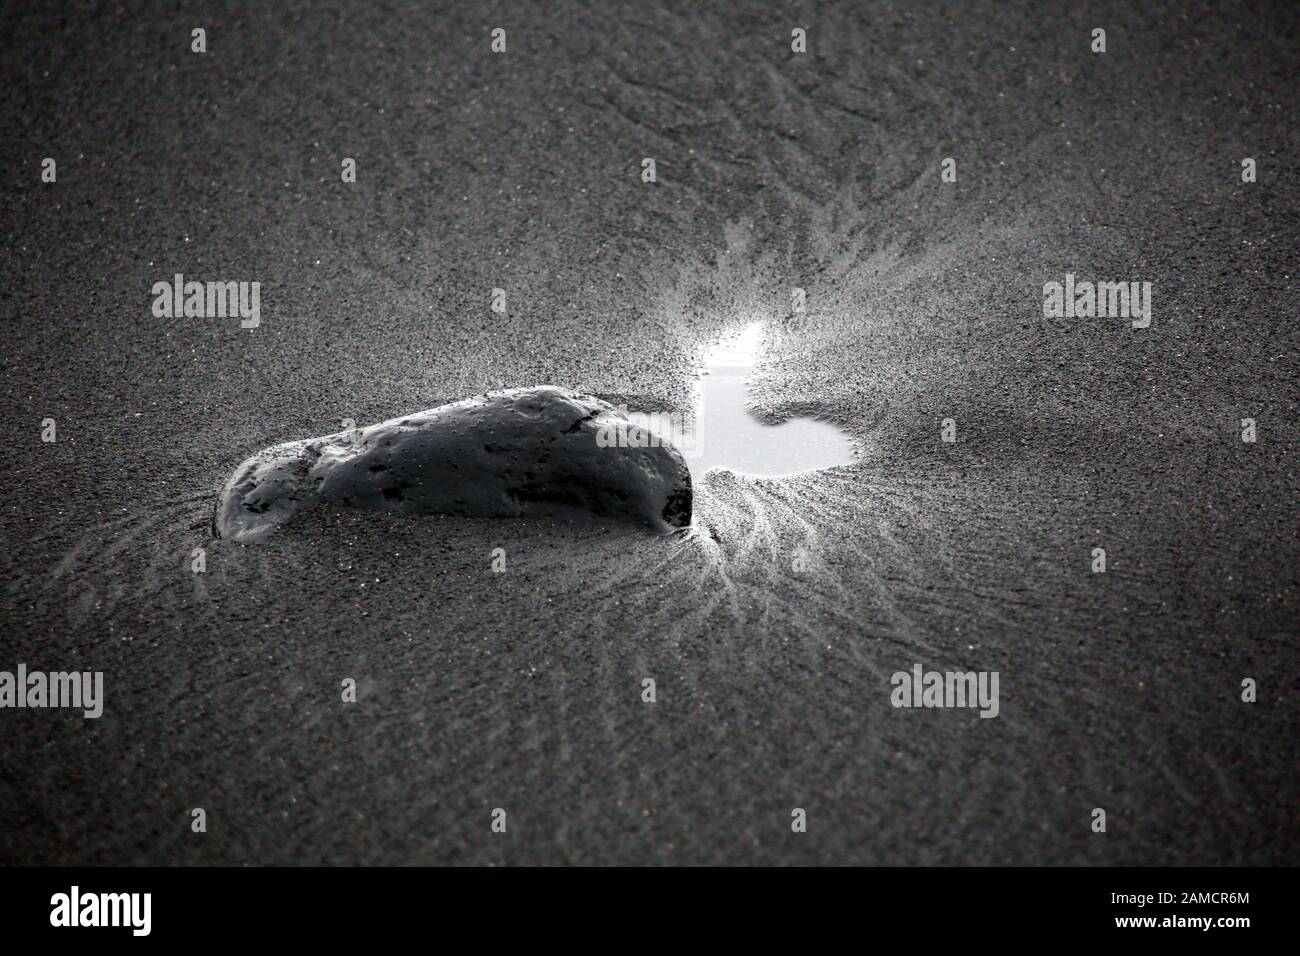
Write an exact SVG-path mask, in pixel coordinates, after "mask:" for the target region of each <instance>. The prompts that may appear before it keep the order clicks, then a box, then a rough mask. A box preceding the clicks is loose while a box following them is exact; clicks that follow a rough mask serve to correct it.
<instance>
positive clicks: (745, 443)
mask: <svg viewBox="0 0 1300 956" xmlns="http://www.w3.org/2000/svg"><path fill="white" fill-rule="evenodd" d="M762 346H763V323H761V322H754V323H751V324H750V325H747V326H745V327H744V328H743V329H741V330H740V332H739V333H736V334H734V335H732V336H729V337H726V338H724V339H723V340H722V341H721V342H719V343H718V345H716V346H715V347H714V348H713V349H712V351H710V352H709V354H708V356H707V357H706V359H705V363H704V369H705V370H704V374H703V375H702V376H701V377H700V379H699V381H698V382H697V383H696V386H695V412H694V415H693V416H692V417H690V418H688V419H687V420H685V421H683V420H682V419H680V418H677V417H675V416H665V415H657V414H653V415H652V414H647V413H644V412H629V413H628V419H629V420H630V421H632V422H635V423H636V424H638V425H640V426H642V427H643V428H647V429H649V430H651V431H653V432H655V433H656V434H658V435H659V436H660V437H661V438H663V439H665V440H667V441H669V442H671V443H672V444H674V445H676V446H677V447H678V448H679V449H680V450H681V452H682V457H683V458H685V459H686V463H687V464H688V465H689V466H690V469H691V474H693V475H694V476H695V477H696V478H697V479H698V478H700V477H702V476H703V475H704V473H705V472H707V471H709V470H710V469H713V468H725V469H727V470H729V471H734V472H737V473H739V474H743V475H753V476H756V477H761V478H781V477H786V476H789V475H798V474H802V473H804V472H809V471H820V470H822V469H823V468H834V467H836V466H837V465H847V464H850V463H851V462H852V461H853V442H852V440H851V439H850V438H849V436H848V435H846V434H845V433H844V432H843V431H841V430H840V429H838V428H836V427H835V426H834V425H832V424H830V423H828V422H823V421H818V420H817V419H815V418H807V417H799V418H791V419H788V420H787V421H784V422H782V423H781V424H779V425H766V424H764V423H763V422H761V421H759V420H758V419H757V418H755V417H754V415H753V414H752V413H751V412H750V411H749V409H748V407H747V404H748V392H749V385H748V378H749V375H750V374H751V373H752V372H753V370H754V366H755V365H756V364H757V363H758V358H759V354H760V352H761V350H762Z"/></svg>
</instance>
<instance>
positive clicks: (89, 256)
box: [0, 3, 1300, 864]
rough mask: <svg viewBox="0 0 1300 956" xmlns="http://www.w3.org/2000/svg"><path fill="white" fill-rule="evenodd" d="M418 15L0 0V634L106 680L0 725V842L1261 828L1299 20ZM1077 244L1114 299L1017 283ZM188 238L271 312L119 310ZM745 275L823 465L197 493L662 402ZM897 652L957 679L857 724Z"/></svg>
mask: <svg viewBox="0 0 1300 956" xmlns="http://www.w3.org/2000/svg"><path fill="white" fill-rule="evenodd" d="M440 6H441V7H442V9H440V10H438V11H433V10H429V9H423V8H421V7H419V6H416V5H409V6H408V5H406V4H391V5H384V6H383V7H382V8H381V7H377V6H367V9H365V10H361V9H353V8H352V7H350V6H349V7H341V6H319V7H318V6H315V5H307V4H300V3H276V4H265V5H257V6H256V7H250V9H247V10H242V11H241V10H239V9H237V8H236V7H235V6H234V5H222V6H221V7H219V8H215V9H213V10H208V9H206V8H204V7H203V6H202V5H198V4H166V5H159V7H158V8H157V9H155V10H153V11H151V12H148V13H143V14H142V13H139V12H135V11H134V10H133V11H132V12H118V11H117V9H116V8H115V7H112V6H108V7H103V6H101V5H84V6H76V7H74V6H66V7H65V6H63V5H61V6H60V8H59V9H58V10H51V11H49V12H41V11H40V10H39V9H36V8H34V7H33V5H28V4H18V3H11V4H6V5H5V10H4V13H3V16H2V17H0V36H3V39H4V42H3V54H2V55H0V70H2V76H3V92H2V93H0V103H3V117H4V130H5V133H4V135H3V137H0V171H2V172H0V177H2V179H0V190H2V194H0V205H2V208H3V214H2V219H0V229H2V230H3V249H4V255H3V258H2V259H0V273H2V275H3V284H2V285H0V361H2V363H3V364H2V366H0V403H3V406H2V414H0V428H2V429H3V439H4V448H5V455H6V462H5V465H4V468H3V470H2V471H0V482H3V488H4V495H3V510H2V511H0V545H2V547H0V569H2V570H3V575H4V580H5V590H4V600H3V604H2V605H0V652H2V653H0V669H13V668H14V667H15V666H16V665H17V664H18V663H20V662H23V663H26V664H28V666H29V667H32V668H38V667H40V668H47V669H51V670H53V669H85V670H103V671H104V672H105V674H106V683H107V696H108V699H107V703H106V709H105V716H104V717H103V718H102V719H100V720H98V721H85V720H82V719H81V718H80V717H79V716H74V715H73V714H70V713H66V712H50V711H15V710H3V711H0V808H3V811H2V812H0V861H2V862H5V863H22V864H29V863H41V862H54V863H64V862H68V863H72V862H77V863H136V862H153V863H223V864H224V863H357V862H363V863H463V864H486V863H503V864H511V863H513V864H520V863H558V862H575V863H708V862H715V863H717V862H723V863H740V862H763V863H767V862H794V863H813V862H862V863H940V862H941V863H1033V864H1060V863H1090V864H1118V863H1125V864H1170V863H1172V864H1228V863H1292V864H1293V863H1295V862H1297V849H1296V848H1297V837H1298V836H1300V824H1298V822H1297V816H1296V809H1295V808H1296V805H1297V795H1298V793H1297V791H1298V789H1300V788H1298V787H1297V775H1296V767H1297V757H1298V754H1297V740H1298V735H1297V727H1298V726H1300V723H1298V718H1300V712H1298V711H1300V708H1298V707H1297V697H1296V691H1297V670H1296V660H1297V654H1296V638H1297V623H1298V621H1300V613H1298V611H1300V608H1298V602H1297V594H1296V588H1295V577H1296V568H1297V548H1296V527H1297V525H1296V500H1297V490H1298V485H1300V482H1298V481H1297V475H1296V421H1297V417H1296V412H1297V407H1296V406H1297V403H1296V389H1295V382H1296V372H1297V369H1296V355H1297V332H1296V291H1295V269H1296V265H1297V247H1298V245H1300V244H1298V242H1297V212H1298V211H1300V190H1298V188H1297V177H1296V155H1297V153H1296V147H1297V139H1300V135H1298V132H1297V131H1298V130H1300V123H1297V118H1298V117H1297V109H1296V90H1297V76H1298V75H1300V56H1298V54H1297V50H1298V49H1300V46H1298V45H1297V40H1298V39H1300V37H1298V33H1300V30H1297V14H1296V12H1295V7H1294V5H1293V4H1286V3H1277V4H1260V5H1255V6H1253V7H1252V8H1251V9H1250V10H1240V9H1239V8H1237V7H1235V6H1233V5H1209V6H1205V7H1200V6H1196V7H1192V6H1189V5H1186V4H1182V3H1170V4H1153V3H1147V4H1143V10H1142V11H1137V10H1134V9H1132V8H1131V5H1129V4H1118V3H1117V4H1095V5H1080V4H1033V5H1030V4H1019V3H1015V4H1006V3H963V4H951V5H948V6H947V7H946V8H938V7H935V8H930V7H927V8H926V9H925V10H915V9H913V7H914V6H915V5H914V4H911V3H897V4H889V3H880V4H819V5H806V6H802V7H801V6H800V5H797V4H795V5H777V4H748V3H738V4H729V5H727V7H728V9H727V10H726V11H725V12H724V11H720V10H714V11H707V12H706V11H701V10H699V9H698V8H699V7H700V6H701V5H700V4H694V3H667V4H654V5H647V4H632V3H629V4H622V3H618V4H615V3H608V4H551V3H528V4H519V5H517V6H506V5H496V4H479V3H473V4H471V3H464V4H452V5H440ZM195 26H205V27H206V28H207V30H208V47H209V52H208V53H207V54H206V55H203V56H200V55H196V54H192V53H190V52H189V31H190V30H191V29H192V28H193V27H195ZM495 26H501V27H504V28H505V29H506V30H507V36H508V50H507V53H506V54H504V55H494V54H492V53H490V51H489V46H488V44H489V39H488V32H489V30H490V29H491V28H492V27H495ZM795 26H803V27H806V28H807V29H808V33H809V51H810V52H809V53H808V54H806V55H802V56H798V55H794V54H792V53H791V52H790V46H789V35H790V29H791V28H792V27H795ZM1094 26H1102V27H1105V28H1106V30H1107V34H1108V52H1107V53H1106V54H1105V55H1094V54H1092V53H1091V52H1090V51H1089V49H1088V43H1089V33H1090V31H1091V29H1092V28H1093V27H1094ZM45 156H52V157H55V158H56V159H57V161H58V181H57V183H55V184H52V185H43V184H41V182H40V175H39V173H40V160H41V159H42V158H43V157H45ZM345 156H349V157H355V158H356V159H357V162H358V178H357V182H356V183H355V184H351V185H348V184H344V183H342V182H340V177H339V169H340V161H341V159H342V158H343V157H345ZM946 156H952V157H954V158H956V160H957V163H958V181H957V183H955V184H944V183H942V182H941V181H940V177H939V164H940V161H941V160H942V159H943V158H944V157H946ZM1246 156H1250V157H1253V158H1255V159H1256V160H1257V163H1258V168H1259V179H1258V182H1255V183H1253V184H1243V183H1242V182H1241V180H1240V176H1239V170H1240V162H1241V159H1242V158H1243V157H1246ZM644 157H654V158H655V159H656V161H657V165H658V179H659V182H658V183H657V184H654V185H649V184H645V183H642V182H641V179H640V175H639V174H640V168H641V160H642V158H644ZM1067 271H1071V272H1075V273H1077V274H1081V275H1085V276H1091V277H1094V278H1098V279H1115V280H1119V279H1132V280H1135V281H1149V282H1151V283H1153V286H1154V289H1155V292H1154V321H1153V323H1152V327H1151V328H1149V329H1145V330H1135V329H1132V328H1130V327H1129V326H1128V323H1127V322H1124V321H1122V320H1115V319H1078V320H1048V319H1044V318H1043V317H1042V309H1041V303H1042V292H1041V290H1042V286H1043V283H1045V282H1048V281H1052V280H1057V281H1059V280H1061V279H1062V277H1063V275H1064V273H1066V272H1067ZM176 272H183V273H185V274H186V275H187V276H189V277H193V278H199V279H233V280H247V281H254V280H255V281H260V282H262V284H263V294H262V325H261V326H260V327H259V328H257V329H255V330H251V331H250V330H245V329H241V328H239V325H238V321H237V320H230V319H174V320H165V319H157V318H154V316H153V315H152V314H151V313H150V309H149V305H150V302H151V299H152V297H151V296H150V292H149V290H150V288H151V286H152V284H153V283H154V282H156V281H158V280H165V279H170V277H171V276H172V275H173V274H174V273H176ZM796 286H797V287H801V288H804V289H806V290H807V292H808V302H809V309H808V312H807V313H805V314H803V315H791V314H790V308H789V303H790V289H791V288H792V287H796ZM493 288H504V289H506V290H507V297H508V298H507V302H508V310H507V313H506V314H505V315H500V314H497V313H494V312H492V311H491V310H490V309H489V303H490V297H491V290H492V289H493ZM755 319H762V320H765V321H767V322H768V323H769V325H770V326H771V327H772V328H774V329H779V330H780V332H781V341H780V344H779V346H778V347H777V349H776V350H775V352H774V357H773V360H772V361H771V362H770V363H769V365H768V366H767V367H766V369H765V370H764V374H763V377H762V379H761V381H760V382H759V383H758V389H759V392H760V395H761V408H760V411H762V412H763V413H764V414H769V415H780V414H782V413H789V412H794V411H801V412H808V411H811V412H815V413H819V414H823V415H826V416H828V417H831V418H833V419H835V420H836V421H838V422H840V423H841V424H842V425H843V426H844V427H846V428H847V429H849V430H850V431H851V432H852V433H853V434H854V435H855V436H856V437H857V438H858V439H859V441H860V443H861V453H860V458H859V463H858V464H857V465H855V466H853V467H850V468H845V469H840V470H836V471H834V472H828V473H822V474H817V475H811V476H806V477H803V478H799V479H791V480H785V481H751V480H748V479H744V478H738V477H735V476H731V475H726V474H716V473H715V474H714V475H713V476H712V477H711V478H710V479H709V480H707V481H706V482H704V483H702V485H701V486H700V487H698V488H697V515H698V520H699V530H698V532H697V533H696V534H695V535H694V536H693V537H691V538H690V539H688V540H685V541H682V540H676V539H673V540H667V539H660V538H656V537H654V536H653V535H650V534H648V533H647V532H644V531H641V530H638V529H636V528H634V527H622V526H613V525H611V526H608V527H602V526H600V525H582V524H562V523H557V522H546V521H515V522H512V521H492V520H468V519H455V518H445V517H427V518H416V519H411V518H404V519H403V518H396V517H390V516H383V515H375V514H359V513H350V512H339V511H322V512H318V513H315V514H312V515H310V516H307V517H305V518H303V519H302V520H300V521H297V522H295V523H294V524H293V525H291V526H290V527H289V528H287V529H285V531H284V532H283V533H281V534H278V535H277V536H276V538H275V539H274V540H272V541H270V542H268V543H266V544H263V545H260V546H254V547H241V546H238V545H232V544H229V543H226V542H214V541H212V540H211V539H210V538H209V536H208V532H207V528H208V520H209V518H210V514H211V507H212V504H213V501H214V500H215V497H216V494H217V491H218V489H219V488H220V485H221V483H222V481H223V480H224V479H225V478H226V477H227V475H228V474H229V472H230V471H231V470H232V469H233V468H234V466H235V465H236V464H238V462H239V461H240V460H242V459H243V458H244V457H245V456H246V455H247V454H249V453H251V452H252V451H254V450H256V449H258V448H261V447H264V446H266V445H269V444H271V443H274V442H277V441H282V440H287V439H291V438H300V437H306V436H311V435H319V434H323V433H325V432H328V431H331V430H334V429H337V428H338V427H339V422H340V420H341V419H343V418H352V419H354V420H356V421H357V422H359V423H370V422H374V421H379V420H382V419H385V418H389V417H392V416H393V415H397V414H401V413H403V412H407V411H412V410H416V409H420V408H426V407H430V406H432V405H435V404H438V403H440V402H442V401H446V400H449V399H454V398H459V397H462V396H465V395H469V394H473V393H475V392H479V391H482V390H485V389H488V388H491V387H495V386H499V385H526V384H534V383H541V382H547V383H554V384H558V385H563V386H567V387H571V388H578V389H582V390H585V391H589V392H593V393H597V394H601V395H607V396H615V397H617V396H642V397H645V398H646V399H648V400H653V401H656V402H661V403H667V404H671V403H673V402H678V403H680V402H682V401H683V400H684V398H685V396H686V394H687V389H688V387H689V382H690V376H691V373H692V368H693V363H694V362H695V361H696V360H697V358H698V356H699V352H700V350H701V349H702V348H703V347H704V346H705V345H707V340H708V338H709V336H710V335H712V334H713V333H715V332H716V331H717V330H719V329H721V328H723V327H726V326H729V325H733V324H738V323H741V322H746V321H754V320H755ZM47 417H50V418H54V419H55V420H56V421H57V427H58V437H59V440H58V442H57V443H55V444H44V443H42V442H41V441H40V428H41V421H42V419H44V418H47ZM948 417H951V418H953V419H955V420H956V422H957V426H958V434H959V441H958V442H957V443H956V444H952V445H949V444H943V443H941V442H940V441H939V432H940V423H941V421H942V419H944V418H948ZM1245 417H1251V418H1254V419H1256V421H1257V422H1258V428H1259V440H1258V441H1257V442H1256V443H1254V444H1247V443H1244V442H1242V441H1241V439H1240V435H1239V429H1240V424H1239V423H1240V419H1242V418H1245ZM199 546H202V547H204V548H206V549H207V572H206V573H205V574H203V575H194V574H192V573H191V572H190V554H191V550H192V549H193V548H195V547H199ZM1096 547H1104V548H1105V549H1106V551H1107V555H1108V559H1109V569H1108V571H1107V572H1106V573H1105V574H1093V573H1092V572H1091V570H1090V563H1091V552H1092V549H1093V548H1096ZM494 548H504V549H505V552H506V556H507V571H506V572H505V573H504V574H498V573H494V572H493V571H492V569H491V557H492V555H491V552H492V549H494ZM801 549H802V550H803V551H806V552H807V553H808V554H809V555H810V556H811V559H812V562H811V563H812V566H811V569H810V570H809V571H807V572H805V573H802V574H797V573H794V571H793V570H792V562H793V560H794V558H795V556H796V552H798V551H799V550H801ZM915 663H921V664H923V665H925V666H926V667H927V668H934V669H940V670H947V669H963V670H965V669H974V670H997V671H999V672H1000V674H1001V714H1000V716H999V717H998V718H997V719H993V720H981V719H979V718H977V717H976V715H975V714H974V713H973V712H969V711H933V710H932V711H907V710H895V709H893V708H892V707H891V706H890V704H889V691H890V686H889V675H890V674H891V673H892V672H894V671H896V670H909V669H910V668H911V667H912V665H913V664H915ZM345 677H352V678H355V679H356V680H357V682H358V686H359V689H360V700H359V702H358V703H356V704H355V705H344V704H342V703H341V702H340V694H339V685H340V681H341V680H342V679H343V678H345ZM645 677H653V678H655V679H656V681H657V683H658V689H659V694H658V702H657V703H655V704H645V703H642V702H641V699H640V693H641V681H642V679H643V678H645ZM1245 677H1252V678H1254V679H1255V680H1257V681H1258V685H1259V698H1258V701H1257V702H1256V703H1254V704H1245V703H1242V702H1241V700H1240V696H1239V695H1240V684H1241V680H1242V679H1243V678H1245ZM193 807H203V808H205V809H206V811H207V814H208V822H209V825H208V832H207V833H206V834H195V833H192V832H191V831H190V829H189V819H190V817H189V811H190V809H191V808H193ZM495 807H503V808H505V809H506V810H507V811H508V815H509V827H508V831H507V832H506V833H505V834H493V833H492V832H491V831H490V829H489V823H490V812H491V810H492V809H493V808H495ZM793 807H803V808H806V809H807V811H808V815H809V826H808V832H807V833H804V834H793V833H791V832H790V827H789V821H790V810H791V808H793ZM1094 807H1102V808H1105V809H1106V811H1107V814H1108V832H1107V833H1106V834H1105V835H1099V834H1094V833H1093V832H1091V830H1090V827H1089V824H1090V822H1091V816H1090V813H1091V810H1092V809H1093V808H1094Z"/></svg>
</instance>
